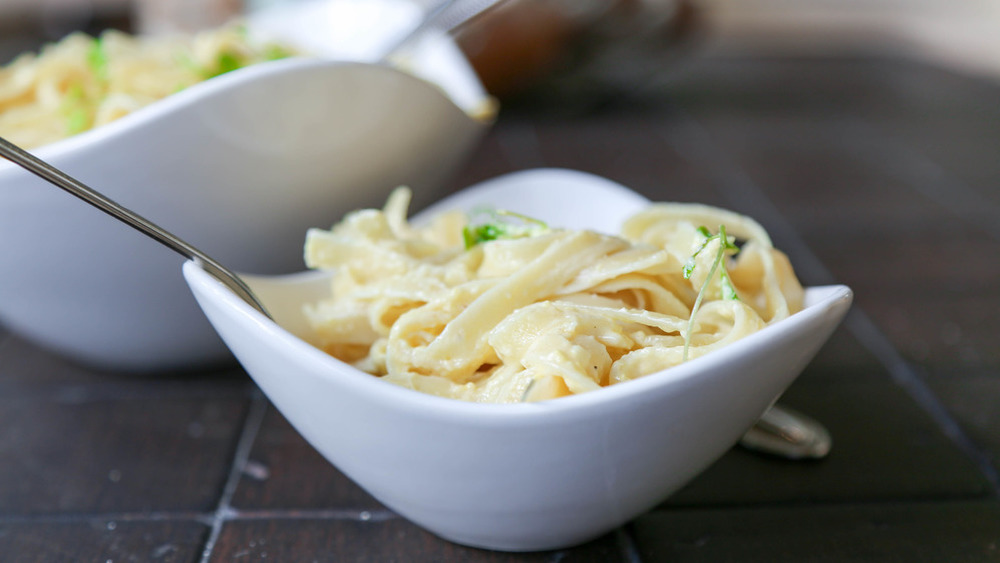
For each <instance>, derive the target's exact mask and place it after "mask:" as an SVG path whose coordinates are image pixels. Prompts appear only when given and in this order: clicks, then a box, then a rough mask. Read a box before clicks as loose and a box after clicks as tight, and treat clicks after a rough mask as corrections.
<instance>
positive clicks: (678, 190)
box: [0, 57, 1000, 562]
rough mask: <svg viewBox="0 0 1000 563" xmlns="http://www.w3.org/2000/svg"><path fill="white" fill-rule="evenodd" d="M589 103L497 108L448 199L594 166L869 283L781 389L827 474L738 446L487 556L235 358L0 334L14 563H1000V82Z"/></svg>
mask: <svg viewBox="0 0 1000 563" xmlns="http://www.w3.org/2000/svg"><path fill="white" fill-rule="evenodd" d="M578 91H580V92H582V91H587V92H593V91H595V90H592V89H583V88H581V89H580V90H578ZM601 91H602V92H603V93H602V94H601V95H600V96H599V97H596V98H595V97H589V96H590V95H589V94H588V97H586V98H583V97H573V95H572V94H567V93H566V92H567V90H566V89H562V90H553V91H551V92H549V93H548V94H546V95H541V96H536V97H534V98H532V99H529V100H527V101H525V102H522V103H520V104H512V105H509V106H508V107H505V108H504V110H503V111H502V113H501V116H500V118H499V120H498V122H497V123H496V126H495V127H494V128H493V130H492V132H491V133H490V134H489V136H488V137H487V138H486V139H485V140H484V142H483V143H482V145H481V146H480V147H479V149H478V150H477V151H476V152H475V154H473V155H472V156H471V158H470V160H469V163H468V166H467V167H466V168H465V169H464V170H463V171H461V173H460V174H459V175H458V177H457V178H455V179H454V181H453V184H452V185H453V187H454V188H455V189H458V188H460V187H463V186H465V185H468V184H470V183H472V182H475V181H478V180H481V179H486V178H489V177H492V176H495V175H498V174H502V173H504V172H509V171H514V170H521V169H525V168H534V167H548V166H556V167H568V168H574V169H580V170H585V171H588V172H593V173H596V174H600V175H603V176H606V177H608V178H611V179H613V180H616V181H618V182H621V183H623V184H625V185H627V186H630V187H632V188H634V189H636V190H638V191H640V192H642V193H643V194H645V195H647V196H649V197H651V198H653V199H657V200H682V201H700V202H705V203H710V204H717V205H723V206H726V207H730V208H733V209H736V210H738V211H741V212H744V213H747V214H750V215H752V216H754V217H756V218H758V219H759V220H760V221H761V222H762V223H763V224H764V225H765V226H766V227H767V228H768V229H770V231H771V233H772V234H773V237H774V239H775V242H776V244H777V245H778V246H779V247H781V248H783V249H785V250H786V251H787V252H788V253H789V254H790V256H791V258H792V261H793V263H794V264H795V266H796V267H797V270H798V272H799V274H800V276H801V278H802V280H803V281H804V282H805V283H806V284H810V285H812V284H823V283H829V282H838V283H845V284H848V285H850V286H851V287H853V288H854V290H855V291H856V302H855V303H856V305H855V307H854V309H853V310H852V312H851V313H850V315H849V317H848V319H847V320H846V322H845V323H844V325H843V326H842V327H841V329H840V330H838V332H837V333H836V334H835V336H834V337H833V339H832V340H831V341H830V343H829V345H828V346H826V347H825V348H824V349H823V351H822V352H821V353H820V355H819V357H818V358H817V359H816V360H815V361H814V362H813V363H812V364H811V365H810V366H809V367H808V368H807V369H806V371H805V372H804V373H803V375H802V376H801V378H800V379H799V380H798V381H797V382H796V383H795V384H794V385H793V387H792V388H791V389H790V390H789V391H788V393H787V394H786V396H785V397H784V399H783V402H785V404H787V405H790V406H792V407H794V408H797V409H800V410H803V411H805V412H808V413H810V414H812V415H813V416H815V417H816V418H818V419H820V420H821V421H823V422H824V423H825V424H826V425H827V426H828V428H829V429H830V431H831V433H832V435H833V438H834V447H833V451H832V453H831V454H830V456H829V457H828V458H827V459H825V460H822V461H818V462H790V461H784V460H779V459H774V458H769V457H765V456H762V455H759V454H753V453H750V452H748V451H745V450H742V449H739V448H737V449H734V450H732V451H731V452H730V453H728V454H727V455H726V456H724V457H723V458H722V459H720V460H719V461H718V462H717V463H716V464H715V465H713V466H712V467H710V468H709V469H708V470H707V471H706V472H705V473H704V474H702V475H701V476H699V477H698V478H697V479H695V480H694V481H693V482H692V483H691V484H690V485H689V486H688V487H686V488H685V489H683V490H681V491H680V492H678V493H677V494H676V495H674V496H673V497H671V498H669V499H667V500H666V501H665V502H663V503H662V504H661V505H660V506H659V507H658V508H657V509H656V510H654V511H652V512H650V513H648V514H645V515H643V516H640V517H639V518H637V519H636V520H635V521H633V522H631V523H629V524H628V525H627V526H625V527H624V528H622V529H620V530H617V531H615V532H613V533H611V534H609V535H607V536H606V537H604V538H601V539H598V540H597V541H594V542H592V543H590V544H587V545H583V546H579V547H576V548H573V549H568V550H564V551H559V552H552V553H530V554H506V553H498V552H490V551H482V550H477V549H470V548H465V547H461V546H456V545H453V544H450V543H448V542H445V541H443V540H440V539H438V538H436V537H434V536H432V535H431V534H429V533H427V532H424V531H423V530H421V529H419V528H417V527H416V526H414V525H412V524H410V523H408V522H407V521H406V520H404V519H402V518H400V517H398V516H396V515H395V514H393V513H392V512H390V511H388V510H387V509H386V508H385V507H383V506H382V505H380V504H379V503H378V502H377V501H376V500H374V499H373V498H371V497H370V496H369V495H368V494H366V493H365V492H364V491H362V490H360V489H358V488H357V487H356V486H354V485H353V484H352V483H351V482H350V481H348V480H347V479H346V478H345V477H344V476H342V475H341V474H340V473H339V472H338V471H337V470H336V469H334V468H333V467H332V466H330V465H329V464H328V463H327V462H325V461H324V460H322V459H321V458H320V457H319V455H318V454H317V453H316V452H315V451H314V450H312V448H310V447H309V446H308V445H307V444H306V443H305V442H304V441H303V440H302V438H301V437H300V436H299V435H298V434H297V433H296V432H295V431H294V430H293V429H291V427H290V426H289V425H288V424H287V422H286V421H285V420H284V419H283V418H282V416H281V415H280V414H279V413H277V412H276V411H275V410H274V409H273V408H272V407H271V406H270V405H269V404H268V402H267V400H266V399H265V398H264V397H262V395H261V394H260V393H259V392H258V391H257V390H256V388H255V386H254V385H253V384H252V382H251V381H250V380H249V379H248V377H247V376H246V375H245V374H244V373H243V372H242V371H241V370H240V369H239V368H238V367H235V366H234V367H232V368H231V369H227V370H224V371H222V372H218V373H215V372H212V373H193V374H192V373H189V374H183V373H179V374H166V375H163V376H158V377H130V376H127V375H120V374H117V375H116V374H107V373H98V372H94V371H91V370H88V369H87V368H85V367H82V366H77V365H73V364H71V363H68V362H66V361H65V360H62V359H60V358H58V357H56V356H53V355H52V354H49V353H47V352H46V351H44V350H41V349H39V348H38V347H36V346H35V345H33V344H31V343H29V342H27V341H25V340H24V339H22V338H21V337H20V336H18V335H15V334H10V333H6V332H3V330H2V329H0V559H2V560H3V561H5V562H34V561H54V562H59V561H100V562H105V561H114V562H118V561H156V562H191V561H211V562H216V561H217V562H222V561H496V562H500V561H564V562H570V561H595V562H598V561H600V562H607V561H610V562H614V561H621V562H639V561H642V562H656V561H700V562H704V561H710V562H712V561H761V562H764V561H767V562H772V561H907V562H910V561H996V560H1000V500H998V478H997V469H998V467H1000V462H998V458H1000V407H998V405H1000V159H998V157H997V155H998V154H1000V104H997V100H998V99H1000V88H998V87H997V86H995V85H992V84H987V83H984V82H981V81H977V80H974V79H971V78H966V77H963V76H961V75H957V74H954V73H951V72H949V71H946V70H942V69H939V68H934V67H931V66H923V65H918V64H913V63H907V62H901V61H893V60H877V59H856V60H788V59H785V60H761V59H701V58H697V57H695V58H693V59H691V60H689V61H687V62H686V63H684V64H683V65H681V66H680V67H671V68H669V69H668V70H667V71H666V72H665V74H664V75H662V76H648V75H647V76H645V77H642V78H635V82H634V83H632V84H629V85H626V87H625V88H623V89H618V90H611V91H608V90H601ZM567 96H568V97H567ZM0 204H2V202H0Z"/></svg>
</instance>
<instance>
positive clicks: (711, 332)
mask: <svg viewBox="0 0 1000 563" xmlns="http://www.w3.org/2000/svg"><path fill="white" fill-rule="evenodd" d="M409 200H410V193H409V191H408V190H407V189H399V190H397V191H396V192H394V193H393V194H392V196H390V198H389V201H388V202H387V203H386V207H385V209H384V210H372V209H369V210H361V211H357V212H354V213H351V214H349V215H348V216H347V217H345V218H344V220H343V221H342V222H341V223H339V224H337V225H335V226H334V227H333V228H332V229H331V230H329V231H326V230H319V229H312V230H310V231H309V233H308V235H307V238H306V246H305V258H306V263H307V265H308V266H309V267H310V268H319V269H335V270H336V273H335V275H334V276H333V282H332V284H333V286H332V298H330V299H328V300H324V301H322V302H319V303H315V304H312V305H310V306H308V307H307V308H306V314H307V316H308V317H309V319H310V321H311V323H312V325H313V327H314V328H315V332H316V336H317V339H318V342H319V345H320V346H321V347H322V348H323V349H325V350H326V351H328V352H329V353H330V354H332V355H333V356H335V357H337V358H339V359H341V360H343V361H345V362H349V363H351V364H353V365H355V366H356V367H358V368H360V369H362V370H364V371H367V372H370V373H372V374H375V375H377V376H381V377H382V378H383V379H385V380H386V381H389V382H392V383H395V384H398V385H401V386H404V387H408V388H410V389H415V390H417V391H422V392H425V393H431V394H434V395H440V396H444V397H451V398H455V399H462V400H468V401H480V402H496V403H509V402H518V401H537V400H543V399H551V398H555V397H561V396H565V395H570V394H575V393H584V392H588V391H593V390H596V389H599V388H601V387H604V386H608V385H614V384H618V383H622V382H625V381H628V380H631V379H635V378H638V377H642V376H644V375H648V374H650V373H653V372H657V371H660V370H663V369H665V368H668V367H671V366H675V365H677V364H679V363H681V362H682V361H684V360H685V356H687V357H688V358H695V357H698V356H701V355H704V354H707V353H710V352H711V351H713V350H715V349H718V348H720V347H722V346H726V345H727V344H730V343H732V342H734V341H736V340H738V339H740V338H742V337H744V336H746V335H748V334H751V333H753V332H755V331H757V330H760V329H761V328H763V327H764V326H766V325H768V324H770V323H773V322H776V321H779V320H781V319H783V318H785V317H787V316H788V315H790V314H792V313H794V312H796V311H797V310H799V309H800V308H801V307H802V299H803V290H802V286H801V285H800V284H799V281H798V280H797V279H796V277H795V274H794V272H793V271H792V268H791V265H790V264H789V262H788V259H787V258H786V257H785V255H784V254H783V253H781V252H780V251H778V250H776V249H774V248H773V247H772V245H771V241H770V239H769V238H768V236H767V233H766V232H765V231H764V229H763V228H762V227H761V226H760V225H759V224H757V223H756V222H754V221H753V220H752V219H750V218H748V217H745V216H742V215H738V214H736V213H733V212H729V211H725V210H722V209H718V208H713V207H708V206H704V205H696V204H667V203H661V204H652V205H650V206H649V207H648V208H647V209H645V210H644V211H642V212H640V213H638V214H636V215H634V216H632V217H631V218H629V219H628V220H627V221H626V222H625V224H624V226H623V229H622V232H621V235H620V236H610V235H606V234H600V233H596V232H591V231H576V230H565V229H551V230H548V231H546V232H542V233H540V234H537V235H535V236H530V237H523V238H515V239H509V240H504V239H500V240H492V241H488V242H483V243H480V244H476V245H475V246H473V247H471V248H468V249H467V248H466V246H465V245H464V244H463V233H462V230H463V227H464V226H465V225H466V221H467V218H466V215H465V214H462V213H457V212H456V213H448V214H443V215H440V216H438V217H436V218H434V219H433V220H432V221H431V222H430V223H429V224H427V225H426V226H423V227H413V226H411V225H410V224H409V223H408V221H407V208H408V205H409ZM720 225H724V228H725V229H727V230H728V233H729V234H730V235H733V236H734V237H735V238H736V239H738V240H739V241H742V246H741V248H740V250H739V253H738V255H737V256H736V257H735V259H726V260H725V262H724V263H723V265H722V266H721V267H722V268H725V271H726V273H727V274H728V278H729V280H730V281H731V284H732V286H734V287H735V289H736V292H737V296H738V299H733V298H726V296H725V291H724V288H723V287H722V286H723V283H724V282H723V281H722V277H721V276H720V275H718V274H714V275H712V277H711V278H709V275H710V274H712V272H713V267H712V266H713V260H715V259H716V256H718V253H717V251H718V250H719V245H720V244H721V240H719V237H715V239H712V238H710V237H706V236H705V234H703V233H704V231H703V230H699V227H701V226H714V227H719V226H720ZM706 240H707V241H708V244H707V245H706ZM700 246H704V248H703V249H702V251H700V252H697V255H696V256H695V257H694V259H693V261H692V262H690V264H691V265H693V269H691V270H690V277H685V275H684V274H683V271H684V269H685V268H684V266H685V264H687V263H689V260H690V259H691V257H692V255H693V254H696V250H697V249H698V248H699V247H700ZM720 273H721V272H720ZM706 280H707V283H706ZM703 285H704V286H705V290H704V294H703V298H702V301H701V303H700V307H699V308H698V310H697V312H696V315H695V318H694V319H690V317H691V311H692V308H693V307H694V304H695V301H696V298H697V295H698V293H699V291H700V288H701V287H702V286H703ZM689 320H690V323H689ZM689 326H690V327H691V332H690V334H686V332H687V331H688V328H689Z"/></svg>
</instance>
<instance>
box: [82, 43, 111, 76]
mask: <svg viewBox="0 0 1000 563" xmlns="http://www.w3.org/2000/svg"><path fill="white" fill-rule="evenodd" d="M87 64H88V65H89V66H90V70H92V71H93V72H94V76H96V77H97V79H98V80H99V81H100V82H107V81H108V51H107V49H105V48H104V41H103V40H102V38H101V37H98V38H95V39H94V42H93V43H91V45H90V49H89V50H88V51H87Z"/></svg>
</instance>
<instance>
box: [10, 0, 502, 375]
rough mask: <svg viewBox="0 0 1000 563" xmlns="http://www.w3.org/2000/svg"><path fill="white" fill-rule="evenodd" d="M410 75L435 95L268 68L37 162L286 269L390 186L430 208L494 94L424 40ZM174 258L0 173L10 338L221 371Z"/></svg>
mask: <svg viewBox="0 0 1000 563" xmlns="http://www.w3.org/2000/svg"><path fill="white" fill-rule="evenodd" d="M373 1H374V0H373ZM334 3H336V2H334ZM346 3H347V4H357V3H356V2H353V3H352V2H349V1H348V2H346ZM276 29H280V26H272V28H270V30H269V32H270V34H271V35H275V34H276V33H277V32H276V31H275V30H276ZM287 31H288V33H290V34H291V33H294V31H295V29H294V28H293V29H289V30H287ZM331 52H333V50H331ZM358 56H361V55H358ZM411 64H412V68H411V72H413V73H415V74H420V75H426V76H431V77H433V78H434V79H435V80H437V81H438V82H437V83H435V84H432V83H430V82H428V81H425V80H423V79H420V78H417V77H415V76H414V75H413V74H410V73H404V72H401V71H399V70H396V69H393V68H389V67H387V66H382V65H377V64H367V63H364V64H362V63H352V62H343V61H340V62H338V61H337V60H334V59H332V58H330V56H325V57H322V58H315V59H292V60H282V61H276V62H271V63H263V64H260V65H256V66H251V67H248V68H245V69H241V70H238V71H234V72H232V73H229V74H226V75H223V76H221V77H218V78H215V79H212V80H209V81H207V82H204V83H201V84H198V85H195V86H193V87H191V88H189V89H187V90H185V91H182V92H180V93H178V94H175V95H173V96H171V97H169V98H167V99H165V100H162V101H160V102H157V103H155V104H153V105H151V106H148V107H146V108H144V109H142V110H140V111H138V112H136V113H134V114H131V115H129V116H126V117H124V118H122V119H121V120H119V121H116V122H114V123H112V124H109V125H107V126H104V127H101V128H98V129H95V130H92V131H89V132H86V133H83V134H80V135H78V136H75V137H71V138H69V139H66V140H64V141H60V142H57V143H53V144H51V145H47V146H45V147H41V148H39V149H37V150H36V151H34V152H35V154H37V155H38V156H39V157H41V158H42V159H44V160H47V161H49V162H51V163H52V164H54V165H55V166H57V167H59V168H61V169H63V170H65V171H66V172H68V173H69V174H71V175H73V176H76V177H77V178H79V179H80V180H82V181H84V182H85V183H87V184H89V185H91V186H92V187H94V188H95V189H97V190H98V191H101V192H103V193H105V194H106V195H108V196H110V197H111V198H113V199H115V200H117V201H119V202H120V203H122V204H123V205H125V206H126V207H129V208H131V209H133V210H135V211H137V212H138V213H140V214H142V215H145V216H147V217H148V218H150V219H152V220H153V221H154V222H157V223H158V224H160V225H161V226H163V227H164V228H166V229H168V230H170V231H173V232H175V233H176V234H178V235H180V236H181V237H182V238H184V239H185V240H187V241H188V242H190V243H191V244H193V245H195V246H197V247H199V248H201V249H202V250H204V251H206V252H208V253H209V254H210V255H212V256H213V257H214V258H216V259H218V260H220V261H222V262H224V263H225V264H227V265H229V266H231V267H234V268H237V269H240V270H243V271H253V272H260V273H287V272H294V271H298V270H301V269H302V268H303V267H304V265H303V261H302V258H301V256H302V241H303V235H304V233H305V231H306V229H308V228H309V227H329V226H330V225H331V224H332V223H333V222H335V221H337V220H339V218H340V217H341V215H342V214H343V213H344V212H346V211H349V210H351V209H355V208H358V207H364V206H371V205H379V204H381V202H382V201H384V199H385V197H386V196H387V194H388V193H389V191H391V190H392V189H393V188H395V187H397V186H398V185H401V184H406V185H410V186H413V188H414V189H415V191H416V193H417V194H420V195H421V198H422V199H421V200H420V201H418V202H417V205H421V204H424V203H428V202H430V201H433V200H434V199H436V197H437V196H438V195H439V194H440V192H439V190H440V189H442V188H441V186H442V184H443V182H444V180H445V179H446V177H447V176H448V175H449V174H450V173H451V172H452V171H453V170H454V169H455V168H456V167H457V166H458V165H459V164H460V163H461V162H462V161H463V159H464V158H465V157H466V156H467V153H468V151H470V150H471V149H472V148H473V147H474V146H475V144H476V143H477V141H478V140H479V138H480V137H481V135H482V134H483V133H484V132H485V130H486V129H487V127H488V121H489V119H488V116H487V118H486V119H483V118H477V117H474V116H473V115H472V114H474V113H475V112H476V111H479V110H480V109H481V108H482V106H483V104H485V105H486V106H489V100H488V97H487V96H486V94H485V93H484V92H483V91H482V87H481V85H480V83H479V81H478V79H477V77H476V76H475V73H474V72H473V71H472V70H471V67H470V66H469V65H468V63H467V61H466V60H465V59H464V58H463V57H462V55H461V54H460V52H459V51H458V50H457V48H456V47H455V46H454V44H453V43H451V42H450V41H448V40H447V39H443V38H435V39H432V40H429V41H428V42H426V43H424V44H423V45H421V47H420V49H419V50H418V51H417V53H416V55H415V56H414V58H413V59H412V61H411ZM181 262H182V259H181V258H180V257H179V256H177V255H175V254H173V253H172V252H171V251H169V250H167V249H166V248H164V247H161V246H159V245H158V244H157V243H155V242H153V241H151V240H148V239H146V238H145V237H143V236H142V235H140V234H138V233H137V232H135V231H132V230H131V229H129V228H128V227H125V226H123V225H121V224H118V223H117V222H115V221H114V220H112V219H111V218H109V217H106V216H104V215H102V214H101V213H99V212H98V211H96V210H92V209H89V208H87V206H85V205H83V204H82V203H81V202H79V201H77V200H75V199H74V198H72V197H69V196H68V195H67V194H65V193H62V192H61V191H59V190H58V189H56V188H55V187H53V186H50V185H47V184H45V183H44V182H42V181H41V180H39V179H37V178H35V177H33V176H31V175H30V174H28V173H27V172H25V171H23V170H21V169H20V168H18V167H16V166H14V165H13V164H11V163H8V162H6V161H2V162H0V264H3V265H4V266H3V273H2V274H0V323H3V324H4V325H6V326H7V327H8V328H10V329H11V330H13V331H15V332H18V333H21V334H23V335H24V336H26V337H28V338H29V339H31V340H34V341H36V342H38V343H40V344H42V345H43V346H45V347H48V348H51V349H53V350H55V351H58V352H60V353H63V354H65V355H68V356H70V357H72V358H75V359H77V360H80V361H82V362H84V363H88V364H94V365H97V366H100V367H102V368H110V369H116V370H133V371H150V370H164V369H169V368H176V367H189V366H198V365H203V364H210V363H213V362H218V361H223V360H227V359H228V360H230V361H231V358H232V356H231V354H230V353H229V351H228V350H227V349H226V348H225V346H224V345H223V343H222V342H221V340H219V338H218V336H217V335H216V334H215V332H214V331H213V330H212V328H211V326H210V325H209V324H208V323H207V322H206V321H205V319H204V316H203V315H202V314H201V313H200V311H199V310H198V307H197V305H196V304H195V302H194V300H193V299H191V296H190V292H189V291H188V290H187V288H186V287H185V284H184V282H183V280H182V279H181V275H180V267H179V266H180V264H181Z"/></svg>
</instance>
